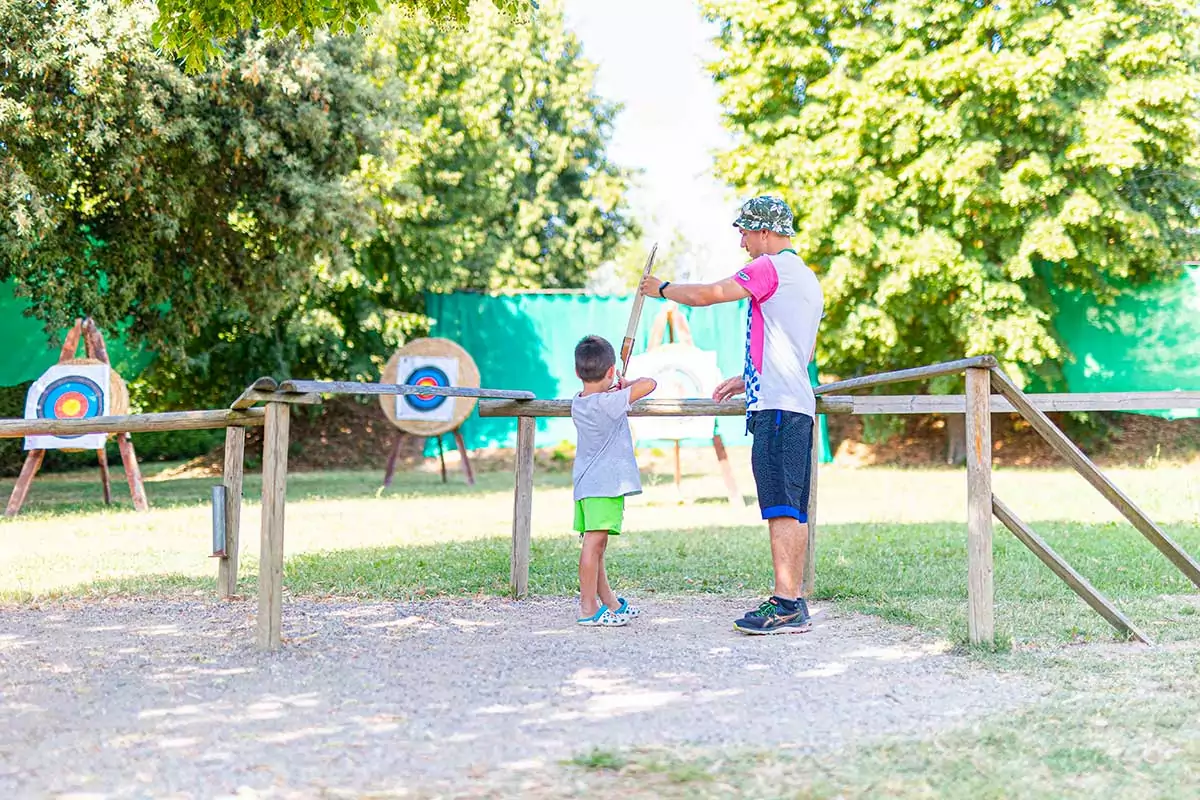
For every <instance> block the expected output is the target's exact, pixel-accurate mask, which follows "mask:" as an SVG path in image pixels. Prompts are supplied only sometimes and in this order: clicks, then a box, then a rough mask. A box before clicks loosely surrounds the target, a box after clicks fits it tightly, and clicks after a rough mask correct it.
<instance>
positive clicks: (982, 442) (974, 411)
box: [966, 367, 995, 645]
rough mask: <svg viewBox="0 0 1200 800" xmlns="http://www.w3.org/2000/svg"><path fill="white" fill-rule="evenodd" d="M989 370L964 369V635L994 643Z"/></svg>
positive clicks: (980, 641)
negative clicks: (965, 556) (965, 443)
mask: <svg viewBox="0 0 1200 800" xmlns="http://www.w3.org/2000/svg"><path fill="white" fill-rule="evenodd" d="M991 398H992V382H991V371H990V370H987V369H979V368H974V367H973V368H969V369H967V396H966V405H967V408H966V411H967V413H966V422H967V600H968V604H969V610H968V616H967V634H968V637H969V639H970V642H971V644H987V645H991V644H994V640H995V619H994V614H995V611H994V609H993V607H992V603H993V591H992V413H991Z"/></svg>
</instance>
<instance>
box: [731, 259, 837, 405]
mask: <svg viewBox="0 0 1200 800" xmlns="http://www.w3.org/2000/svg"><path fill="white" fill-rule="evenodd" d="M733 279H734V280H735V281H737V282H738V283H739V284H741V285H742V286H744V287H746V289H747V290H748V291H749V292H750V312H749V314H748V315H747V317H748V318H747V320H746V365H745V368H744V370H743V377H744V378H745V380H746V411H747V412H750V411H762V410H766V409H770V410H772V411H777V410H779V411H796V412H799V413H803V414H808V415H809V416H810V417H814V418H815V417H816V415H817V399H816V396H815V395H814V394H813V390H812V384H811V382H810V381H809V378H808V364H809V362H810V361H812V359H813V351H814V349H815V347H816V342H817V326H818V325H820V323H821V315H822V313H823V312H824V309H825V296H824V294H823V293H822V292H821V284H820V282H819V281H818V280H817V276H816V275H815V274H814V273H813V271H812V270H811V269H809V268H808V265H807V264H805V263H804V261H803V260H802V259H801V258H800V256H798V255H797V254H796V252H795V251H794V250H784V251H782V252H780V253H777V254H775V255H764V256H759V257H758V258H756V259H754V260H753V261H751V262H750V263H749V264H747V265H746V266H744V267H742V268H741V269H740V270H738V272H737V274H736V275H734V276H733Z"/></svg>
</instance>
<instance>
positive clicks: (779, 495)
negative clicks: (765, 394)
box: [733, 410, 812, 633]
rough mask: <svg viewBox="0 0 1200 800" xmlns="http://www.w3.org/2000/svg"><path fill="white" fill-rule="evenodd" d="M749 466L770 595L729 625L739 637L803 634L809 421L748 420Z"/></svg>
mask: <svg viewBox="0 0 1200 800" xmlns="http://www.w3.org/2000/svg"><path fill="white" fill-rule="evenodd" d="M751 431H752V433H753V435H754V446H753V452H752V455H751V464H752V466H753V468H754V482H755V485H756V486H757V488H758V503H759V508H760V510H761V511H762V516H763V519H765V520H766V521H767V527H768V529H769V531H770V536H771V561H772V566H773V567H774V571H775V586H774V594H772V596H771V597H770V598H768V599H767V601H766V602H764V603H763V604H762V605H760V606H759V607H758V608H757V609H755V610H754V611H751V612H749V613H747V614H746V615H745V616H744V617H742V618H741V619H739V620H737V621H736V622H734V624H733V625H734V627H735V628H736V629H737V630H739V631H742V632H743V633H784V632H790V631H796V630H808V629H809V624H808V604H807V603H806V602H805V601H804V600H803V599H801V598H800V596H799V595H800V585H801V583H802V581H803V577H804V558H805V555H806V553H807V551H808V489H809V474H810V464H809V460H808V459H809V458H810V457H811V456H810V453H811V450H812V418H811V417H809V416H807V415H804V414H794V413H789V412H786V411H773V410H772V411H760V412H757V413H756V414H755V415H754V417H753V418H752V425H751Z"/></svg>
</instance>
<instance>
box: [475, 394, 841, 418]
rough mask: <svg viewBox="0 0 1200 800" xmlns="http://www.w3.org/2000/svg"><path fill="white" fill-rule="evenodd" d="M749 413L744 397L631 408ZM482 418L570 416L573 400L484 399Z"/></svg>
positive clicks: (826, 408)
mask: <svg viewBox="0 0 1200 800" xmlns="http://www.w3.org/2000/svg"><path fill="white" fill-rule="evenodd" d="M837 400H839V401H843V400H844V401H847V402H842V403H837V402H835V403H820V402H818V404H817V410H818V411H820V412H821V413H823V414H836V413H849V412H850V403H849V402H848V401H849V398H837ZM745 413H746V404H745V402H744V401H741V400H726V401H725V402H723V403H718V402H715V401H713V400H699V399H679V400H676V399H669V400H668V399H664V400H639V401H638V402H636V403H634V404H633V405H632V407H631V408H630V410H629V416H631V417H740V416H744V415H745ZM479 416H481V417H569V416H571V401H570V400H569V399H565V398H564V399H557V400H480V401H479Z"/></svg>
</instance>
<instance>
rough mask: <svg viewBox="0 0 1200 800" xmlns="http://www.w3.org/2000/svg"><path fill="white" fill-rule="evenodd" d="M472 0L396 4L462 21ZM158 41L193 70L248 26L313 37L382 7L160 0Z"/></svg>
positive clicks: (507, 8)
mask: <svg viewBox="0 0 1200 800" xmlns="http://www.w3.org/2000/svg"><path fill="white" fill-rule="evenodd" d="M492 2H493V4H494V5H495V7H496V8H498V9H500V10H502V11H503V12H505V13H507V14H510V15H513V16H514V17H516V16H519V15H523V14H525V13H527V12H529V11H530V10H532V9H536V8H537V7H538V4H537V2H536V0H492ZM472 3H473V0H396V1H395V2H394V3H393V4H392V8H394V9H399V10H402V11H403V12H405V13H408V14H410V15H411V14H414V13H416V12H420V13H422V14H424V15H426V16H427V17H428V18H430V19H433V20H434V21H436V22H439V23H444V24H449V25H457V26H462V25H465V24H467V23H468V22H469V21H470V17H471V6H472ZM157 4H158V10H159V16H158V18H157V19H156V21H155V24H154V25H155V32H156V40H157V43H158V44H161V45H162V46H163V48H164V49H165V50H166V51H167V52H168V53H170V54H172V55H174V56H179V57H181V58H182V59H183V60H184V63H185V64H186V66H187V69H188V71H189V72H198V71H201V70H202V69H204V68H205V67H206V66H208V65H209V64H210V63H211V62H212V61H213V59H215V58H217V57H219V56H222V55H225V53H226V51H225V49H224V45H225V43H228V42H230V41H234V40H236V39H237V37H238V36H239V35H240V34H241V33H242V32H243V31H246V30H249V29H252V28H253V29H257V30H260V31H265V32H267V33H268V34H269V35H270V36H271V37H272V38H278V37H283V36H287V35H289V34H296V35H298V36H299V37H300V38H301V40H302V41H304V42H309V41H311V40H312V38H313V36H314V35H315V34H316V33H317V32H319V31H321V32H327V33H334V34H346V33H352V32H354V31H356V30H357V29H358V28H359V27H360V26H361V25H362V24H363V23H364V22H365V21H366V20H367V19H368V18H369V17H370V16H371V15H373V14H377V13H379V12H380V11H381V10H382V4H381V3H380V2H379V0H334V1H333V2H317V0H303V1H302V2H297V3H281V2H278V0H236V2H231V1H230V0H157Z"/></svg>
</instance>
